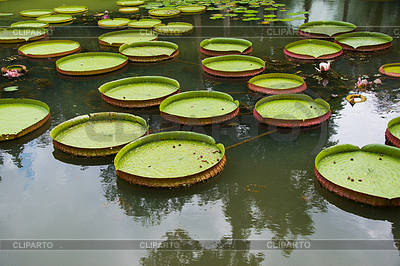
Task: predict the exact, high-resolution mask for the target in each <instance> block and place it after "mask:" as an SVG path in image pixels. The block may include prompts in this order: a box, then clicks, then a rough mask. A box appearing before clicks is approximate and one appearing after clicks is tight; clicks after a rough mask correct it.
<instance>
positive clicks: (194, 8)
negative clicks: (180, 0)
mask: <svg viewBox="0 0 400 266" xmlns="http://www.w3.org/2000/svg"><path fill="white" fill-rule="evenodd" d="M176 8H177V9H179V10H180V11H181V12H182V13H192V14H195V13H202V12H204V11H206V6H199V5H188V6H177V7H176Z"/></svg>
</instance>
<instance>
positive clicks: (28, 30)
mask: <svg viewBox="0 0 400 266" xmlns="http://www.w3.org/2000/svg"><path fill="white" fill-rule="evenodd" d="M46 36H48V31H47V29H44V28H37V27H18V28H13V27H9V28H0V43H20V42H26V41H34V40H39V39H43V38H44V37H46Z"/></svg>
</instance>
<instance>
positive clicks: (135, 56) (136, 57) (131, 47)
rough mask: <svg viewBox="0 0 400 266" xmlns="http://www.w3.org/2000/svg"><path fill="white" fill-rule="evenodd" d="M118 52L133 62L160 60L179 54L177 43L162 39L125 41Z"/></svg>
mask: <svg viewBox="0 0 400 266" xmlns="http://www.w3.org/2000/svg"><path fill="white" fill-rule="evenodd" d="M119 52H120V53H121V54H123V55H125V56H127V57H128V58H129V60H131V61H133V62H156V61H162V60H166V59H170V58H173V57H175V56H177V55H178V54H179V51H178V45H176V44H175V43H172V42H163V41H144V42H133V43H125V44H123V45H121V46H120V47H119Z"/></svg>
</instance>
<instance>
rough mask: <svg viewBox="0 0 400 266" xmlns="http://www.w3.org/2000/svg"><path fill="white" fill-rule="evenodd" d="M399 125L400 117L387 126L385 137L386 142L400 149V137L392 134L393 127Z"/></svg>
mask: <svg viewBox="0 0 400 266" xmlns="http://www.w3.org/2000/svg"><path fill="white" fill-rule="evenodd" d="M398 124H400V116H399V117H395V118H393V119H391V120H390V121H389V123H388V125H387V128H386V131H385V137H386V140H388V141H389V142H390V143H391V144H392V145H393V146H395V147H397V148H400V136H399V135H398V134H395V133H394V132H391V127H392V126H394V125H398ZM396 135H397V136H396Z"/></svg>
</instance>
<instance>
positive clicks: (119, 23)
mask: <svg viewBox="0 0 400 266" xmlns="http://www.w3.org/2000/svg"><path fill="white" fill-rule="evenodd" d="M130 21H131V20H130V19H129V18H114V19H111V18H106V19H101V20H99V21H98V22H97V24H98V25H99V27H101V28H106V29H121V28H125V27H126V26H127V25H128V23H129V22H130Z"/></svg>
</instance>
